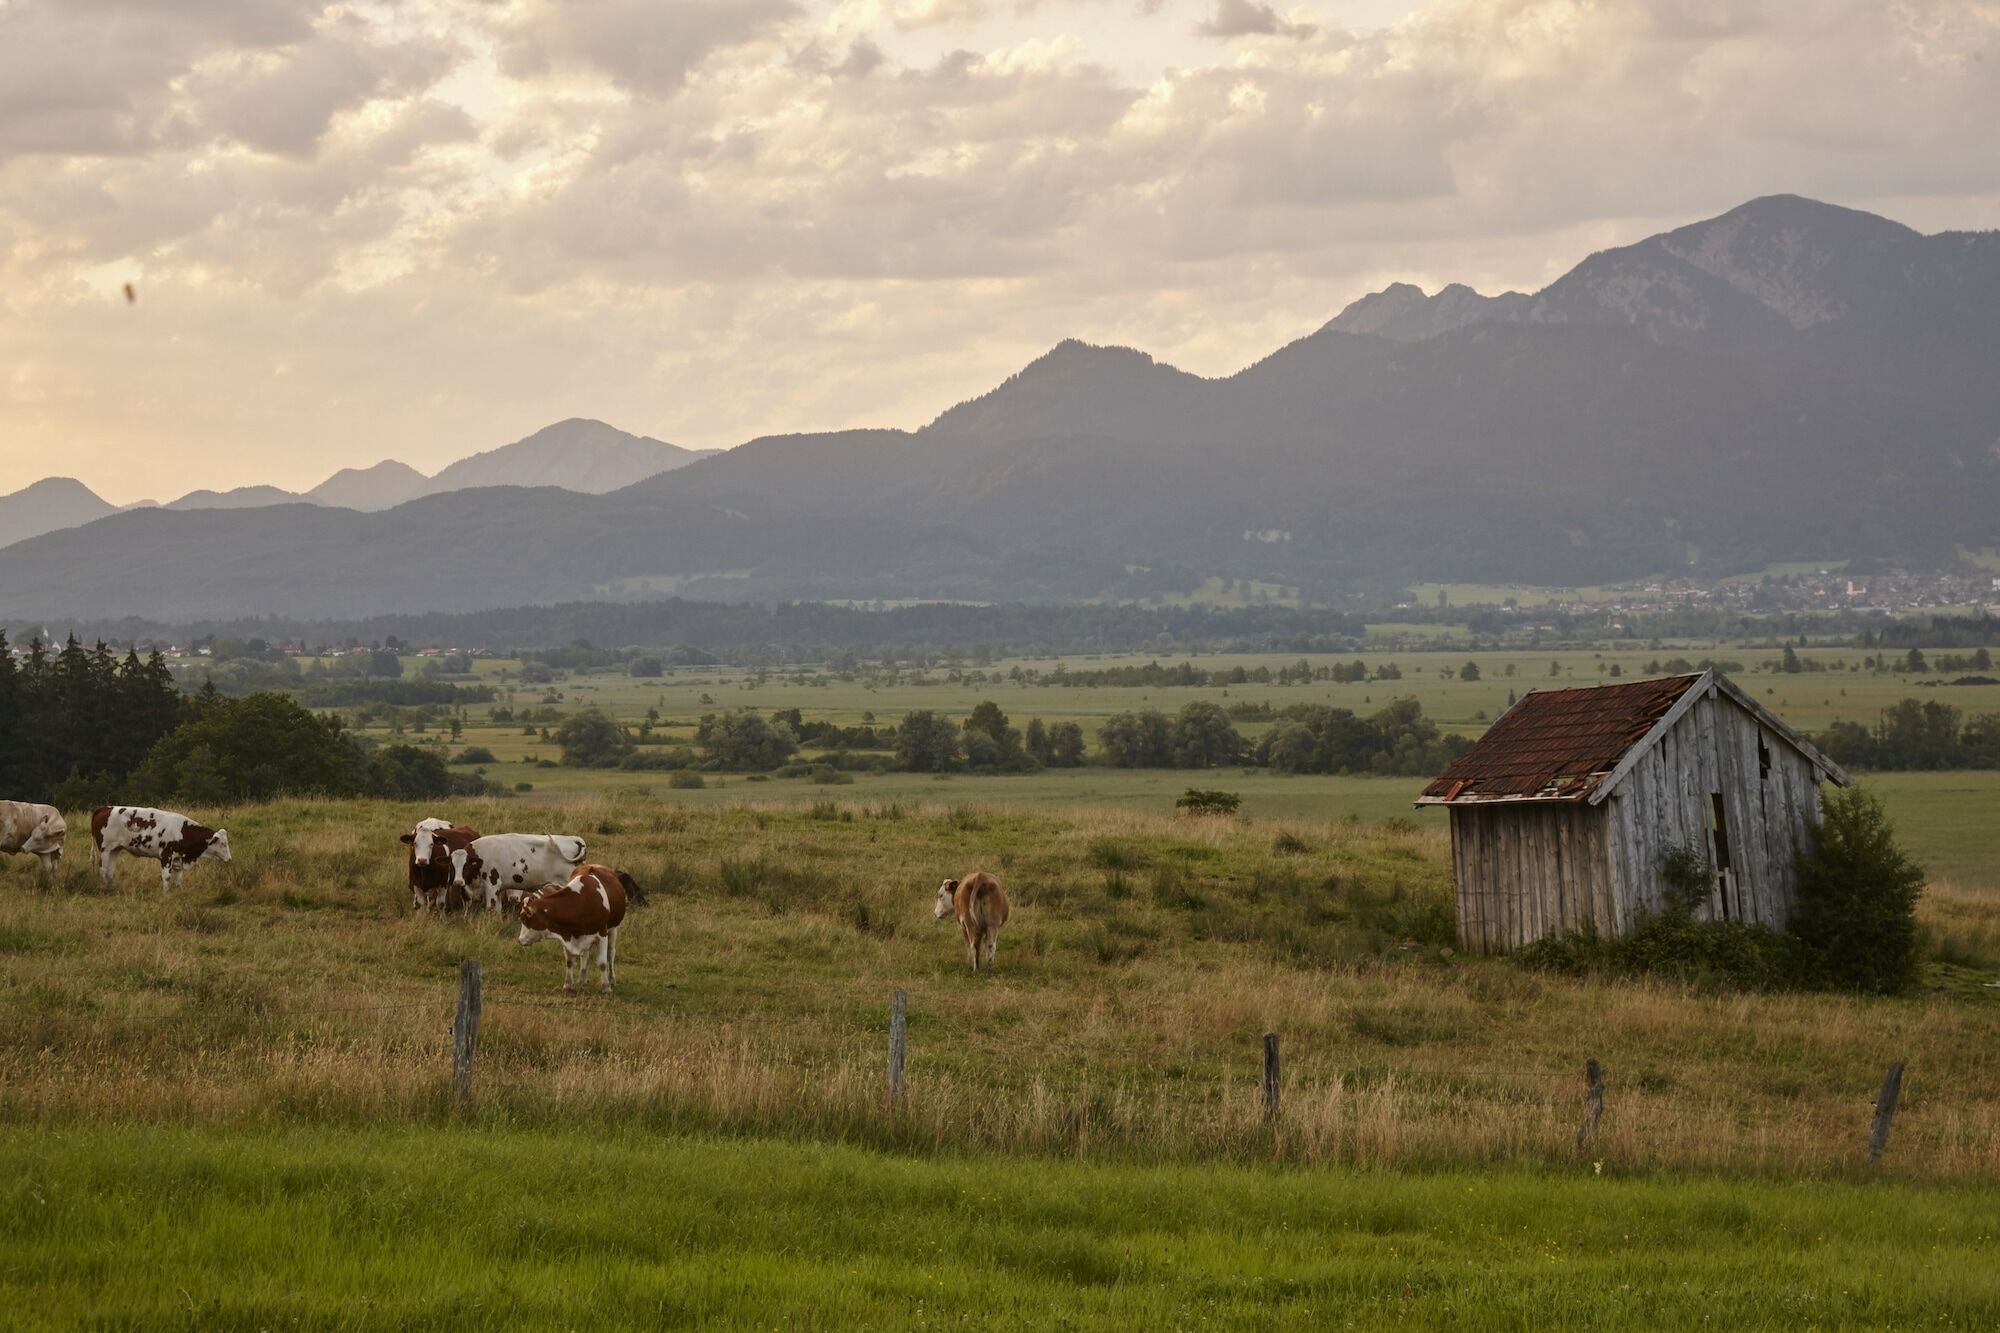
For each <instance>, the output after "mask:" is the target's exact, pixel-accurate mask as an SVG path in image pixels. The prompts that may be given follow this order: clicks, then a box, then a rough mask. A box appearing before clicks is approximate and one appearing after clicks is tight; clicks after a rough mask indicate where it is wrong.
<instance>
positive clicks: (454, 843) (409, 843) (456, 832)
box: [403, 819, 479, 912]
mask: <svg viewBox="0 0 2000 1333" xmlns="http://www.w3.org/2000/svg"><path fill="white" fill-rule="evenodd" d="M478 836H479V830H478V829H475V828H467V827H465V826H464V825H463V824H454V823H452V822H451V821H450V820H449V819H420V820H418V821H417V826H416V827H415V828H413V829H411V830H410V831H409V832H408V833H405V834H404V835H403V844H404V845H405V846H406V847H408V848H409V849H410V852H409V868H408V869H409V877H410V907H411V909H412V910H413V911H418V912H422V911H426V910H430V911H435V910H437V909H439V908H443V907H456V906H462V905H463V904H464V901H465V900H464V898H463V897H459V898H458V900H457V901H456V902H454V901H452V898H453V895H452V892H451V854H452V853H453V852H455V851H457V850H458V849H459V848H461V847H466V846H469V845H470V844H471V842H472V840H473V839H474V838H477V837H478Z"/></svg>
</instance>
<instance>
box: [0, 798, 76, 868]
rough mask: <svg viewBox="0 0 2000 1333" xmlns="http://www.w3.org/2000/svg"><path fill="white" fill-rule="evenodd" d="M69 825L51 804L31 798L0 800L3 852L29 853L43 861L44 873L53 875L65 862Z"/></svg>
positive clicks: (0, 836)
mask: <svg viewBox="0 0 2000 1333" xmlns="http://www.w3.org/2000/svg"><path fill="white" fill-rule="evenodd" d="M68 829H69V826H68V825H67V824H65V823H64V822H63V817H62V811H60V810H58V809H56V808H55V807H54V806H52V805H35V804H33V803H31V802H28V801H0V852H6V853H7V854H8V855H10V856H11V855H12V854H14V853H15V852H26V853H27V854H28V855H29V856H32V857H35V858H36V859H38V860H39V861H40V862H41V863H42V873H43V874H44V875H53V874H55V873H56V868H57V867H58V866H60V865H61V864H62V854H63V835H64V834H65V833H66V832H67V831H68Z"/></svg>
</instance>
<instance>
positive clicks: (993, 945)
mask: <svg viewBox="0 0 2000 1333" xmlns="http://www.w3.org/2000/svg"><path fill="white" fill-rule="evenodd" d="M999 947H1000V932H999V931H997V930H989V931H987V932H986V966H988V967H991V966H993V954H994V952H995V951H996V950H997V949H999Z"/></svg>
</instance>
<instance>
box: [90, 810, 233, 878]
mask: <svg viewBox="0 0 2000 1333" xmlns="http://www.w3.org/2000/svg"><path fill="white" fill-rule="evenodd" d="M90 841H91V844H92V845H93V846H94V847H96V849H97V874H98V878H100V879H102V880H103V881H104V887H105V888H107V889H109V888H111V887H112V885H113V881H114V879H115V877H116V875H117V864H116V863H117V859H118V853H120V852H124V853H125V854H126V855H127V856H143V857H145V858H146V859H148V860H150V861H158V862H159V863H160V892H161V893H165V892H167V891H168V890H169V889H177V888H179V887H180V883H181V876H182V875H184V874H186V873H187V868H188V867H189V866H191V865H193V864H194V863H195V862H196V861H221V862H223V863H224V864H225V865H226V864H228V861H229V832H228V830H227V829H219V828H210V827H209V826H208V825H206V824H197V823H196V822H195V821H194V820H192V819H189V818H188V817H187V816H186V815H182V814H176V813H174V812H173V811H172V810H155V809H153V808H152V807H151V806H145V805H100V806H98V807H97V808H96V809H95V810H93V811H91V812H90Z"/></svg>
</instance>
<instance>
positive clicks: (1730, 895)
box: [1708, 791, 1736, 921]
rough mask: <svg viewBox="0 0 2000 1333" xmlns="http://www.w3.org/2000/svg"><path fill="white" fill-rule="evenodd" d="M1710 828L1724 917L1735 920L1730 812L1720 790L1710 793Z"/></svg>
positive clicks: (1725, 919) (1718, 889)
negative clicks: (1730, 862) (1730, 853)
mask: <svg viewBox="0 0 2000 1333" xmlns="http://www.w3.org/2000/svg"><path fill="white" fill-rule="evenodd" d="M1708 829H1709V837H1710V839H1711V840H1712V841H1713V842H1714V844H1715V881H1716V889H1717V892H1718V894H1719V895H1720V897H1721V900H1722V919H1723V920H1724V921H1734V920H1735V919H1736V903H1735V901H1734V900H1735V897H1736V884H1735V876H1734V875H1732V874H1731V873H1730V869H1731V868H1730V864H1729V814H1728V811H1727V808H1726V807H1725V806H1724V805H1723V801H1722V793H1721V792H1719V791H1718V792H1712V793H1710V795H1709V798H1708Z"/></svg>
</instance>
